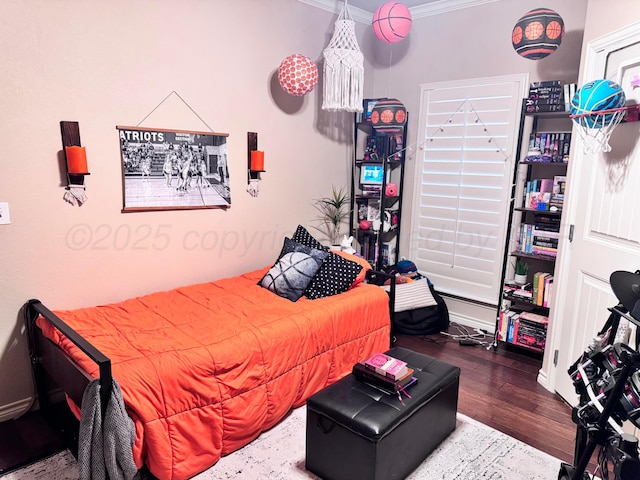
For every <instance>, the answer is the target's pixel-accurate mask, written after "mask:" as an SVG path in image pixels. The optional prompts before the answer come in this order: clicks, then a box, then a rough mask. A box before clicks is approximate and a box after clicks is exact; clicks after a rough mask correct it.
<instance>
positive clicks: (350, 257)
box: [331, 250, 371, 288]
mask: <svg viewBox="0 0 640 480" xmlns="http://www.w3.org/2000/svg"><path fill="white" fill-rule="evenodd" d="M331 251H332V252H333V253H337V254H338V255H340V256H341V257H344V258H346V259H347V260H351V261H352V262H356V263H357V264H358V265H362V270H361V271H360V273H359V274H358V276H357V277H356V279H355V280H354V282H353V283H352V284H351V288H353V287H355V286H356V285H358V284H359V283H362V282H364V279H365V277H366V276H367V270H371V264H370V263H369V262H368V261H366V260H365V259H364V258H362V257H358V256H357V255H354V254H352V253H347V252H343V251H342V250H331Z"/></svg>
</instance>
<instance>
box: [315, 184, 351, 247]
mask: <svg viewBox="0 0 640 480" xmlns="http://www.w3.org/2000/svg"><path fill="white" fill-rule="evenodd" d="M350 202H351V197H350V196H349V194H348V193H347V192H346V190H345V188H344V187H340V188H339V189H337V188H336V187H335V186H332V187H331V196H330V197H324V198H320V199H318V200H316V201H315V203H314V207H315V208H316V209H317V210H318V211H319V212H320V217H319V220H320V222H321V226H320V227H316V228H317V229H318V230H320V231H321V232H322V233H324V234H325V235H327V237H328V238H329V241H330V242H331V245H332V246H337V248H338V249H340V227H341V226H342V223H343V222H344V221H345V220H347V219H348V218H349V213H350V210H351V209H350Z"/></svg>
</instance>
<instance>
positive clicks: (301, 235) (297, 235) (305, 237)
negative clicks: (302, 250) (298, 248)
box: [291, 225, 327, 250]
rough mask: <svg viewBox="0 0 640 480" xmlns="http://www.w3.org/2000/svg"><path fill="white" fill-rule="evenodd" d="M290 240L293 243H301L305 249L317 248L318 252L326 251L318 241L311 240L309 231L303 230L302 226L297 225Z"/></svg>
mask: <svg viewBox="0 0 640 480" xmlns="http://www.w3.org/2000/svg"><path fill="white" fill-rule="evenodd" d="M291 239H292V240H293V241H294V242H298V243H301V244H302V245H306V246H307V247H311V248H317V249H318V250H327V247H325V246H324V245H322V244H321V243H320V242H319V241H318V240H316V239H315V238H313V236H312V235H311V234H310V233H309V231H308V230H307V229H306V228H304V227H303V226H302V225H298V228H296V231H295V232H294V234H293V236H292V237H291Z"/></svg>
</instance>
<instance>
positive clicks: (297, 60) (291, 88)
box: [278, 53, 318, 97]
mask: <svg viewBox="0 0 640 480" xmlns="http://www.w3.org/2000/svg"><path fill="white" fill-rule="evenodd" d="M278 82H280V86H281V87H282V88H283V89H284V91H285V92H287V93H288V94H289V95H293V96H294V97H301V96H303V95H306V94H307V93H309V92H310V91H311V90H313V89H314V88H315V86H316V84H317V83H318V67H316V64H315V63H313V61H312V60H311V59H310V58H309V57H305V56H304V55H300V54H299V53H295V54H293V55H289V56H288V57H287V58H285V59H284V60H283V61H282V63H281V64H280V68H278Z"/></svg>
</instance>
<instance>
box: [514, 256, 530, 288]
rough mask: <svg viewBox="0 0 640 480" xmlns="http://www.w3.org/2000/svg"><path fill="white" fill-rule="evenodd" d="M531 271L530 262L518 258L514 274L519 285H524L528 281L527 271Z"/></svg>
mask: <svg viewBox="0 0 640 480" xmlns="http://www.w3.org/2000/svg"><path fill="white" fill-rule="evenodd" d="M528 271H529V264H528V263H527V262H525V261H524V260H522V259H521V258H518V259H517V260H516V266H515V270H514V275H513V281H514V282H516V283H517V284H518V285H524V284H525V283H527V272H528Z"/></svg>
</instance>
